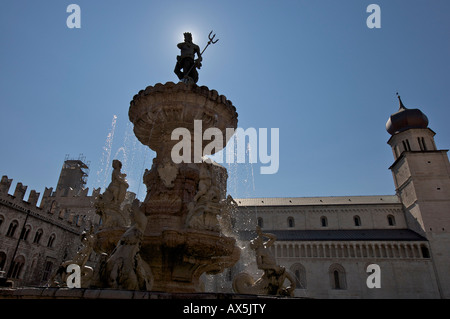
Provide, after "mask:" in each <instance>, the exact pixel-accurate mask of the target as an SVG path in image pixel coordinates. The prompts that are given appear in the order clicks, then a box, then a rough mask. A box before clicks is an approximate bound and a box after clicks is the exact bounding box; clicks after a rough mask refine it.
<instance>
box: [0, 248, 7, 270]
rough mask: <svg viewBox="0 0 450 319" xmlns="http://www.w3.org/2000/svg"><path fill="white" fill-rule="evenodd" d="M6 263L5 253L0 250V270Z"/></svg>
mask: <svg viewBox="0 0 450 319" xmlns="http://www.w3.org/2000/svg"><path fill="white" fill-rule="evenodd" d="M5 264H6V254H5V253H4V252H3V251H0V270H4V269H5Z"/></svg>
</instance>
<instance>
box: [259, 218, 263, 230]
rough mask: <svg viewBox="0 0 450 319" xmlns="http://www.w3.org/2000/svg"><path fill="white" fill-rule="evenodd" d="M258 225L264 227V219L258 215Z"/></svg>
mask: <svg viewBox="0 0 450 319" xmlns="http://www.w3.org/2000/svg"><path fill="white" fill-rule="evenodd" d="M258 226H259V227H261V228H263V227H264V220H263V219H262V217H258Z"/></svg>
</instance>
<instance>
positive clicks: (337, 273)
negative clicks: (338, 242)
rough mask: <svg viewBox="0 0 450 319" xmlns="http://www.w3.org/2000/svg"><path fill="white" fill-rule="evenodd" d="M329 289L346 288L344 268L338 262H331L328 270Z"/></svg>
mask: <svg viewBox="0 0 450 319" xmlns="http://www.w3.org/2000/svg"><path fill="white" fill-rule="evenodd" d="M328 273H329V276H330V284H331V289H347V280H346V276H345V269H344V267H342V266H341V265H339V264H332V265H331V266H330V268H329V270H328Z"/></svg>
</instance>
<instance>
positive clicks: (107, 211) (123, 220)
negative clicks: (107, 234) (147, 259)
mask: <svg viewBox="0 0 450 319" xmlns="http://www.w3.org/2000/svg"><path fill="white" fill-rule="evenodd" d="M112 167H113V171H112V173H111V183H110V184H109V185H108V187H107V188H106V190H105V192H104V193H103V194H101V195H99V196H98V198H97V200H96V202H95V208H96V212H97V214H99V215H100V216H101V217H102V220H103V226H102V227H103V228H108V227H122V226H127V225H128V223H129V219H128V210H127V209H126V207H121V206H122V203H123V201H124V200H125V197H126V194H127V188H128V186H129V185H128V182H127V180H126V178H125V177H126V176H127V175H126V174H123V173H122V172H121V171H120V170H121V168H122V163H121V162H120V161H119V160H116V159H115V160H113V162H112Z"/></svg>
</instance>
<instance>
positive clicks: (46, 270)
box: [42, 261, 53, 281]
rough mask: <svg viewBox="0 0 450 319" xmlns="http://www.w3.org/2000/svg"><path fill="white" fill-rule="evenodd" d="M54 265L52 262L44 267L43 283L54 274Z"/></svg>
mask: <svg viewBox="0 0 450 319" xmlns="http://www.w3.org/2000/svg"><path fill="white" fill-rule="evenodd" d="M52 268H53V263H52V262H51V261H46V262H45V266H44V275H43V276H42V281H47V280H48V278H49V277H50V273H51V272H52Z"/></svg>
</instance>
